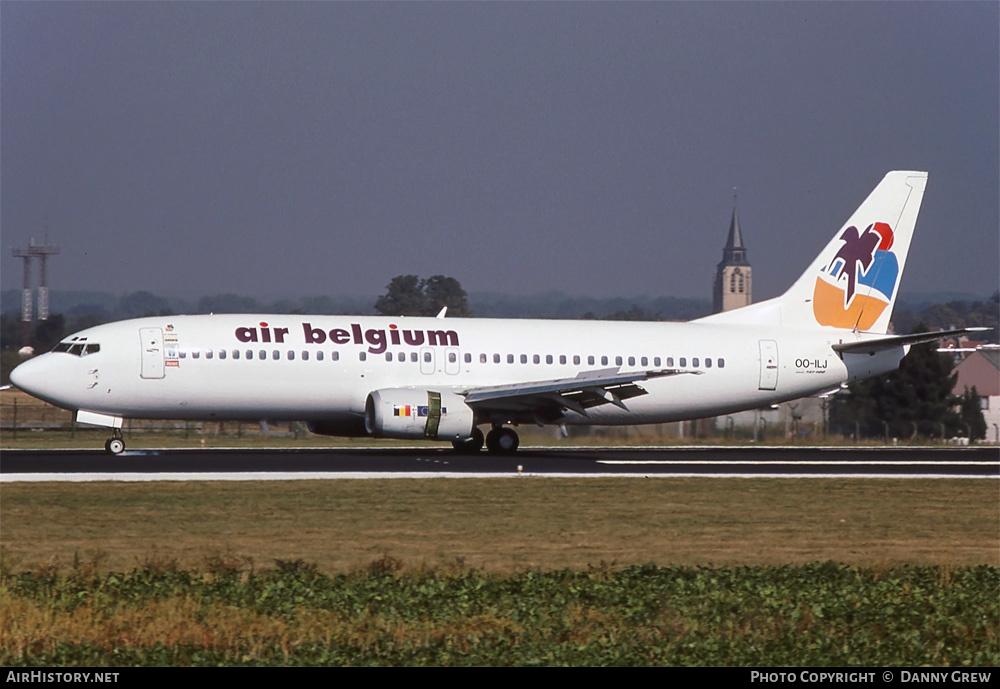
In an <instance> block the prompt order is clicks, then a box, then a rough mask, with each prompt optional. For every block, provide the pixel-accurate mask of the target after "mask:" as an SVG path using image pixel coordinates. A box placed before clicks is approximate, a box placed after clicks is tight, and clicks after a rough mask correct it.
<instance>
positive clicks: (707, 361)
mask: <svg viewBox="0 0 1000 689" xmlns="http://www.w3.org/2000/svg"><path fill="white" fill-rule="evenodd" d="M705 368H712V360H711V359H705Z"/></svg>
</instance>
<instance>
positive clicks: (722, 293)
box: [712, 190, 752, 313]
mask: <svg viewBox="0 0 1000 689" xmlns="http://www.w3.org/2000/svg"><path fill="white" fill-rule="evenodd" d="M750 280H751V269H750V261H749V260H747V249H746V247H745V246H744V245H743V231H742V230H741V229H740V217H739V215H738V214H737V213H736V193H735V190H733V218H732V220H730V221H729V236H728V237H727V238H726V246H725V247H724V248H723V249H722V260H721V261H719V264H718V265H717V266H716V267H715V285H714V288H713V290H712V302H713V304H712V306H713V309H714V312H715V313H719V312H721V311H729V310H731V309H738V308H740V307H741V306H746V305H747V304H750V303H751V302H752V297H751V283H750Z"/></svg>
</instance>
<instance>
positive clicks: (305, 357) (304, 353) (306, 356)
mask: <svg viewBox="0 0 1000 689" xmlns="http://www.w3.org/2000/svg"><path fill="white" fill-rule="evenodd" d="M302 361H309V352H308V351H307V350H305V349H303V350H302Z"/></svg>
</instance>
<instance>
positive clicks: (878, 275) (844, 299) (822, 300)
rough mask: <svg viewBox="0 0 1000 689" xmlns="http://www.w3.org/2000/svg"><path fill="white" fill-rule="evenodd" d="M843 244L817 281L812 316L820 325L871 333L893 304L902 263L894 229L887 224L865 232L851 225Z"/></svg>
mask: <svg viewBox="0 0 1000 689" xmlns="http://www.w3.org/2000/svg"><path fill="white" fill-rule="evenodd" d="M840 240H841V241H842V242H843V243H844V244H843V246H841V247H840V249H839V250H838V251H837V253H836V254H835V255H834V257H833V259H832V260H831V261H830V263H829V264H828V265H827V266H825V267H824V268H823V269H822V270H821V271H820V274H819V275H818V276H817V278H816V288H815V290H814V291H813V315H815V317H816V322H817V323H819V324H820V325H829V326H833V327H835V328H858V329H859V330H868V329H870V328H871V327H872V326H873V325H874V324H875V322H876V321H877V320H878V318H879V316H881V315H882V312H883V311H885V309H886V307H887V306H889V304H890V303H891V302H892V296H893V294H894V293H895V290H896V282H897V281H898V279H899V261H898V260H897V258H896V254H895V253H893V251H892V242H893V233H892V228H890V227H889V225H887V224H886V223H884V222H877V223H873V224H871V225H869V226H868V227H867V228H866V229H865V231H864V232H860V233H859V232H858V228H856V227H854V226H853V225H851V226H850V227H848V228H847V229H846V230H844V233H843V234H842V235H840Z"/></svg>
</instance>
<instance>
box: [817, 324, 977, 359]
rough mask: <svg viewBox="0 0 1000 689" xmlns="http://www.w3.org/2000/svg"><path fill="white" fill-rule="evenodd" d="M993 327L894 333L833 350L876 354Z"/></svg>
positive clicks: (847, 344)
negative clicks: (906, 333)
mask: <svg viewBox="0 0 1000 689" xmlns="http://www.w3.org/2000/svg"><path fill="white" fill-rule="evenodd" d="M986 330H991V328H957V329H955V330H938V331H937V332H933V333H913V334H912V335H893V336H890V337H877V338H874V339H871V340H859V341H857V342H839V343H837V344H835V345H833V350H834V351H835V352H837V353H839V354H843V353H845V352H849V353H853V354H869V355H874V354H876V353H878V352H884V351H887V350H890V349H895V348H896V347H906V346H909V345H915V344H921V343H923V342H934V341H935V340H940V339H941V338H942V337H954V336H955V335H964V334H966V333H979V332H984V331H986Z"/></svg>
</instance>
